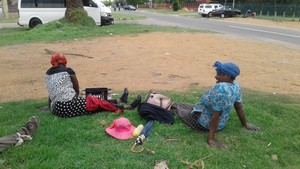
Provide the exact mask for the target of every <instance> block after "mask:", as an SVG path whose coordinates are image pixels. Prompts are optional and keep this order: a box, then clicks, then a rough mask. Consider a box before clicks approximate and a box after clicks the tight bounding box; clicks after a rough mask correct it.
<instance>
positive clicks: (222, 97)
mask: <svg viewBox="0 0 300 169" xmlns="http://www.w3.org/2000/svg"><path fill="white" fill-rule="evenodd" d="M235 102H242V90H241V87H240V85H239V84H238V83H237V82H236V81H234V82H233V84H231V83H226V82H220V83H217V84H216V85H215V86H213V87H212V88H211V89H210V90H209V91H208V92H207V93H205V94H204V95H203V96H202V97H201V99H200V101H199V102H198V103H197V104H196V105H195V107H194V109H193V111H192V113H193V112H202V113H201V116H200V117H199V119H198V122H199V123H200V125H201V126H203V127H205V128H206V129H210V119H211V117H212V113H213V111H212V110H215V111H222V115H221V117H220V120H219V124H218V128H217V130H220V129H222V128H224V127H225V125H226V123H227V121H228V119H229V115H230V110H231V108H232V107H233V105H234V103H235Z"/></svg>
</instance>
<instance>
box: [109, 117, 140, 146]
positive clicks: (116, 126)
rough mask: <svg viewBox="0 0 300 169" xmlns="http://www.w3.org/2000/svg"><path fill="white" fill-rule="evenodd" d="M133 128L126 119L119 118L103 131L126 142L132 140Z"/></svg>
mask: <svg viewBox="0 0 300 169" xmlns="http://www.w3.org/2000/svg"><path fill="white" fill-rule="evenodd" d="M135 128H136V127H135V126H133V125H131V123H130V121H129V120H128V119H127V118H125V117H120V118H118V119H116V120H114V123H113V124H111V125H110V126H109V127H108V128H106V129H105V131H106V132H107V133H108V134H109V135H111V136H113V137H114V138H116V139H119V140H126V139H130V138H133V135H132V133H133V130H134V129H135Z"/></svg>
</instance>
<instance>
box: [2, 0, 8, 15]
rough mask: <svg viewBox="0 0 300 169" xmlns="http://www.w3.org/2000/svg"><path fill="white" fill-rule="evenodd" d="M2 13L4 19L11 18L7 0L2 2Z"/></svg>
mask: <svg viewBox="0 0 300 169" xmlns="http://www.w3.org/2000/svg"><path fill="white" fill-rule="evenodd" d="M2 12H3V16H4V18H9V15H8V5H7V0H2Z"/></svg>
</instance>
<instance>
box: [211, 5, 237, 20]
mask: <svg viewBox="0 0 300 169" xmlns="http://www.w3.org/2000/svg"><path fill="white" fill-rule="evenodd" d="M211 14H212V16H219V17H221V18H225V17H233V16H237V15H240V14H241V10H239V9H235V8H233V7H224V6H223V7H221V8H219V9H215V10H213V11H212V12H211Z"/></svg>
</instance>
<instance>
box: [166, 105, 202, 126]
mask: <svg viewBox="0 0 300 169" xmlns="http://www.w3.org/2000/svg"><path fill="white" fill-rule="evenodd" d="M193 108H194V105H193V104H190V103H174V104H173V105H172V107H171V111H173V112H174V113H175V114H176V115H178V117H179V118H180V119H181V120H182V122H183V123H185V124H186V125H187V126H189V127H190V128H192V129H195V130H198V131H207V129H205V128H204V127H202V126H201V125H200V124H199V122H198V119H199V117H200V116H201V112H197V113H191V111H192V110H193Z"/></svg>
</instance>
